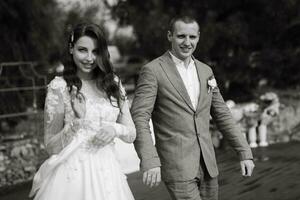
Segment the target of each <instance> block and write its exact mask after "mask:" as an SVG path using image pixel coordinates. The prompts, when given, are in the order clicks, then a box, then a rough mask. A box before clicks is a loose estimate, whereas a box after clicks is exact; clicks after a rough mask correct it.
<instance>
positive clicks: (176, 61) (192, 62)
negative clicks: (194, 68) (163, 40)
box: [169, 51, 194, 67]
mask: <svg viewBox="0 0 300 200" xmlns="http://www.w3.org/2000/svg"><path fill="white" fill-rule="evenodd" d="M169 54H170V55H171V58H172V60H173V62H174V63H175V65H176V66H184V62H183V61H182V60H180V59H179V58H177V57H176V56H174V55H173V54H172V53H171V51H169ZM193 64H194V60H193V58H192V59H191V60H190V63H189V65H188V67H189V66H191V65H193Z"/></svg>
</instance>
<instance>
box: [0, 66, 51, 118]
mask: <svg viewBox="0 0 300 200" xmlns="http://www.w3.org/2000/svg"><path fill="white" fill-rule="evenodd" d="M35 66H37V64H36V63H35V62H9V63H1V64H0V97H1V100H0V106H1V108H0V119H5V118H12V117H19V116H25V115H32V114H36V112H37V110H38V105H37V104H38V100H39V98H43V97H41V95H42V96H43V94H44V93H45V92H44V90H45V87H46V84H47V77H46V75H42V74H40V73H38V72H37V70H36V69H35ZM38 95H40V96H38ZM39 103H40V104H43V102H42V100H41V101H40V102H39ZM27 108H31V109H27Z"/></svg>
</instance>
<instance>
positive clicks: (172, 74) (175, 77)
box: [161, 52, 195, 111]
mask: <svg viewBox="0 0 300 200" xmlns="http://www.w3.org/2000/svg"><path fill="white" fill-rule="evenodd" d="M161 60H162V61H163V62H161V67H162V69H163V71H164V72H165V74H166V75H167V77H168V79H169V81H170V82H171V84H172V85H173V87H174V88H175V90H176V91H177V92H178V93H179V95H180V96H181V97H182V99H183V100H184V101H185V103H186V104H187V105H188V106H189V107H190V108H191V109H192V110H194V111H195V108H194V107H193V104H192V102H191V99H190V97H189V95H188V92H187V90H186V88H185V86H184V83H183V81H182V78H181V76H180V74H179V72H178V70H177V69H176V66H175V64H174V62H173V61H172V58H171V56H170V54H169V53H168V52H166V53H165V54H164V55H163V56H162V57H161Z"/></svg>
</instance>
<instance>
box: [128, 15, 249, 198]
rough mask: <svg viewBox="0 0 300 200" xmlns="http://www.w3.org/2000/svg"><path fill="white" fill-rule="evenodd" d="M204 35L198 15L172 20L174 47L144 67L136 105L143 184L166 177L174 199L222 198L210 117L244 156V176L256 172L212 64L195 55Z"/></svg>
mask: <svg viewBox="0 0 300 200" xmlns="http://www.w3.org/2000/svg"><path fill="white" fill-rule="evenodd" d="M199 36H200V27H199V24H198V23H197V22H196V20H195V19H194V18H192V17H189V16H179V17H177V18H174V19H173V20H172V21H171V23H170V27H169V31H168V35H167V37H168V40H169V42H170V44H171V49H170V50H169V51H167V52H166V53H165V54H163V55H162V56H160V57H159V58H157V59H155V60H153V61H151V62H150V63H148V64H146V65H145V66H143V68H142V69H141V72H140V77H139V81H138V85H137V89H136V92H135V98H134V100H133V104H132V108H131V112H132V116H133V120H134V122H135V126H136V130H137V138H136V140H135V142H134V145H135V149H136V151H137V153H138V156H139V158H140V159H141V170H143V172H144V173H143V182H144V183H145V184H146V185H149V186H150V187H152V186H154V185H158V184H159V182H160V181H161V179H162V180H163V181H164V182H165V185H166V187H167V189H168V191H169V193H170V195H171V197H172V199H193V200H201V199H202V200H208V199H209V200H216V199H218V180H217V177H218V168H217V164H216V158H215V152H214V147H213V144H212V139H211V135H210V132H209V120H210V116H212V117H213V119H214V120H215V122H216V123H217V125H218V127H219V129H220V131H221V132H222V133H223V135H224V136H225V138H226V139H227V140H228V141H229V143H230V144H231V146H232V147H233V149H234V150H235V151H236V152H237V154H238V155H239V158H240V160H241V161H240V165H241V170H242V175H243V176H251V174H252V171H253V168H254V164H253V162H252V153H251V150H250V148H249V146H248V144H247V142H246V140H245V138H244V136H243V135H242V134H241V132H240V131H239V129H238V128H237V126H236V123H235V122H234V120H233V118H232V116H231V114H230V111H229V109H228V108H227V106H226V104H225V103H224V100H223V98H222V96H221V93H220V91H219V88H218V87H217V84H216V81H215V79H214V76H213V72H212V70H211V68H210V67H209V66H207V65H206V64H204V63H202V62H200V61H198V60H197V59H196V58H194V57H193V56H192V54H193V52H194V51H195V49H196V46H197V43H198V41H199ZM150 118H152V122H153V127H154V134H155V145H154V144H153V141H152V138H151V134H150V128H149V120H150Z"/></svg>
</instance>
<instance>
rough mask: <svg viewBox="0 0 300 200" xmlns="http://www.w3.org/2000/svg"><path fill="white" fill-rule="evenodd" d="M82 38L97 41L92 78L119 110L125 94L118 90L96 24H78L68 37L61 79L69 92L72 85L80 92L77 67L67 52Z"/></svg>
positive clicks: (117, 81)
mask: <svg viewBox="0 0 300 200" xmlns="http://www.w3.org/2000/svg"><path fill="white" fill-rule="evenodd" d="M82 36H89V37H91V38H93V39H95V40H96V41H97V44H98V49H99V51H98V56H97V58H96V65H97V67H96V68H95V69H94V70H93V72H92V73H93V77H95V79H96V84H97V87H98V89H100V90H101V89H102V90H104V92H105V93H106V95H107V97H108V99H109V100H110V102H111V104H112V105H113V106H115V105H114V104H113V103H112V102H113V101H114V102H115V101H117V104H118V107H119V108H120V102H121V100H124V98H125V96H124V95H125V94H123V93H122V91H121V90H120V84H121V83H120V79H119V77H118V76H117V75H116V74H115V73H114V71H113V66H112V63H111V62H110V54H109V52H108V47H107V42H106V38H105V35H104V31H103V30H102V29H101V27H100V26H98V25H97V24H93V23H81V24H78V25H76V26H75V27H74V28H73V30H72V31H71V33H70V35H69V39H68V53H67V54H68V56H67V57H68V58H67V59H66V60H65V63H64V65H65V69H64V72H63V77H64V79H65V80H66V82H67V86H68V88H70V90H71V88H72V85H74V86H76V87H77V88H78V91H80V89H81V87H82V82H81V80H80V78H79V77H78V76H77V66H76V64H75V62H74V60H73V57H72V55H71V54H70V52H69V50H70V48H72V47H74V44H75V43H76V42H77V40H78V39H79V38H80V37H82Z"/></svg>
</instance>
